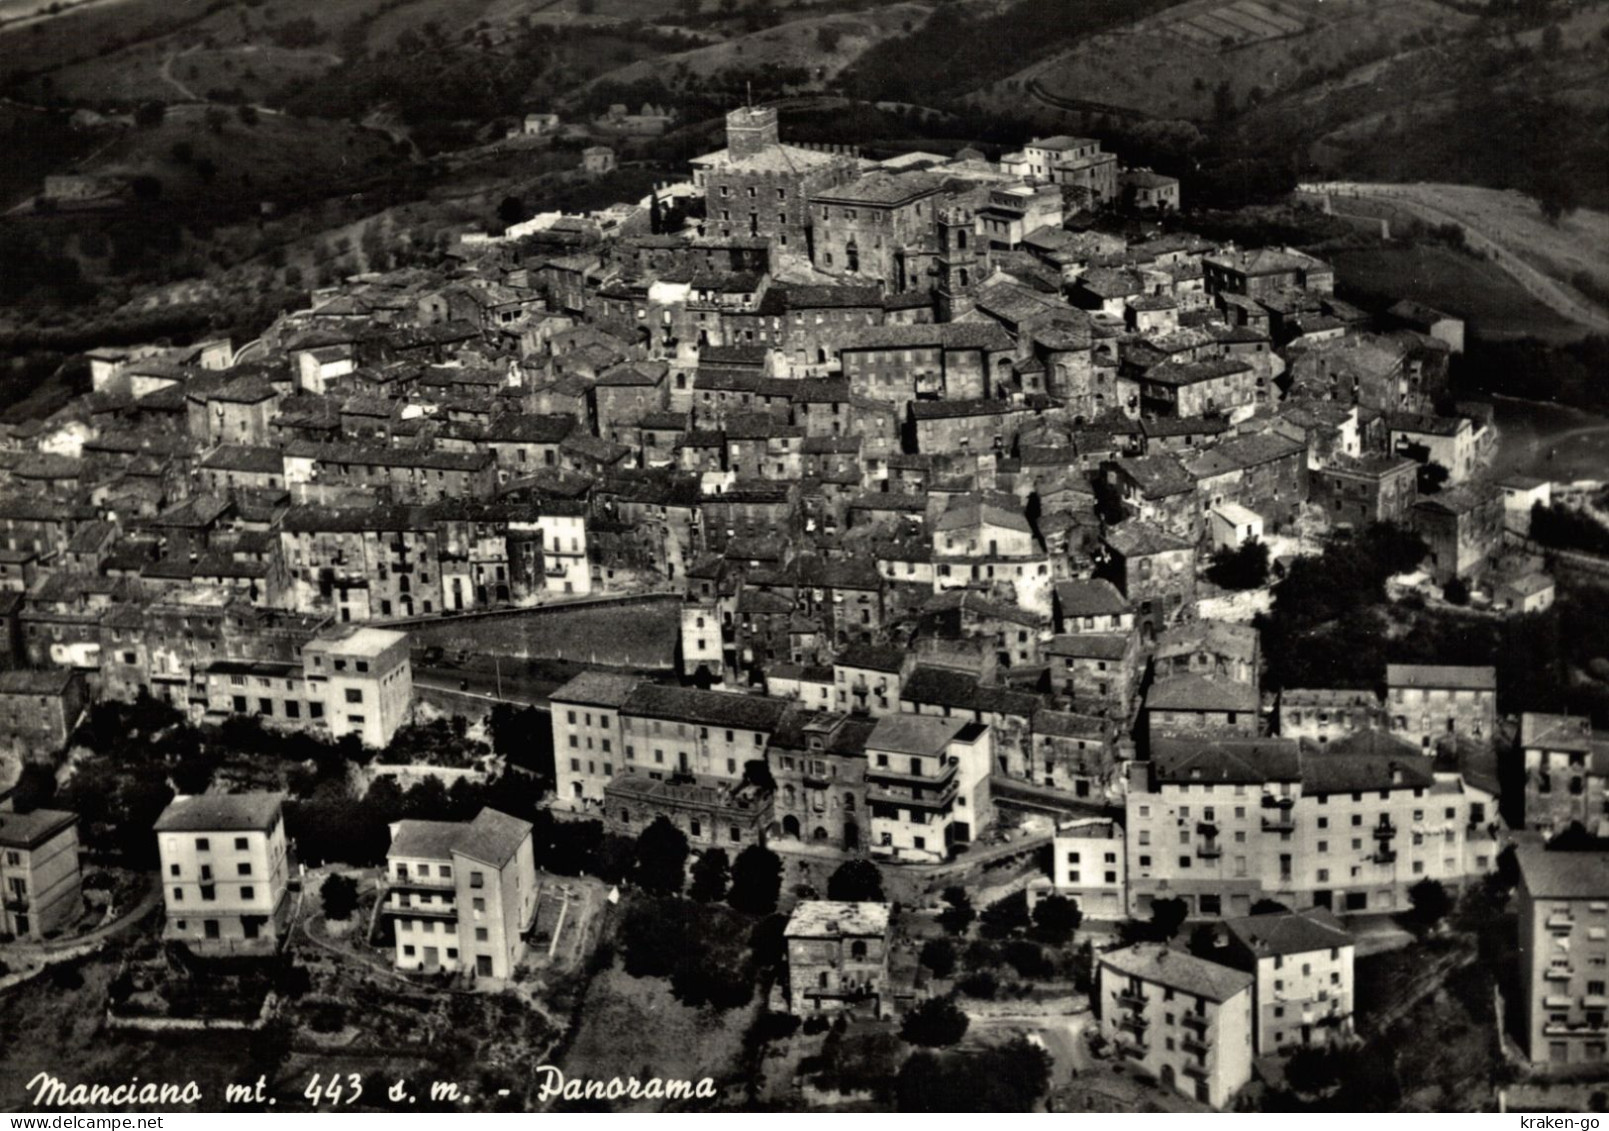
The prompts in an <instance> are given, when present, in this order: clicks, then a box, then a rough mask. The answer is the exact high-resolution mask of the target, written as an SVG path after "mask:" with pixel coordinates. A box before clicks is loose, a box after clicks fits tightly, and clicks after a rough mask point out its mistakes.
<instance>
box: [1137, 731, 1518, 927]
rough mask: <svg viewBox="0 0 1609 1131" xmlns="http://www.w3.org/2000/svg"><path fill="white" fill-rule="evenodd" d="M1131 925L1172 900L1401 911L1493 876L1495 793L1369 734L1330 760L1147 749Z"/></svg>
mask: <svg viewBox="0 0 1609 1131" xmlns="http://www.w3.org/2000/svg"><path fill="white" fill-rule="evenodd" d="M1124 826H1125V828H1126V830H1127V834H1128V857H1127V859H1128V874H1129V913H1130V914H1131V915H1135V916H1137V917H1141V918H1144V917H1147V916H1148V915H1149V914H1150V907H1151V903H1152V902H1153V901H1154V900H1157V899H1167V898H1175V897H1177V898H1180V899H1183V900H1184V902H1185V904H1186V906H1187V907H1188V909H1189V913H1190V914H1191V915H1192V916H1202V917H1207V918H1217V917H1222V916H1242V915H1247V914H1249V913H1250V911H1251V907H1252V905H1253V904H1254V903H1256V902H1257V901H1258V900H1259V899H1263V898H1268V899H1275V900H1278V901H1280V902H1282V903H1285V904H1286V905H1287V906H1296V907H1311V906H1319V907H1327V908H1330V909H1332V910H1335V911H1337V912H1342V913H1346V912H1362V911H1369V912H1381V911H1401V910H1404V909H1406V908H1407V907H1408V906H1409V901H1408V889H1409V888H1410V887H1412V886H1413V885H1414V884H1416V883H1418V882H1419V881H1421V880H1424V879H1434V880H1439V881H1441V882H1443V883H1445V884H1448V885H1449V886H1452V887H1461V886H1462V885H1463V884H1464V883H1465V882H1466V881H1468V880H1470V879H1474V878H1478V877H1479V876H1482V875H1484V874H1486V873H1487V872H1490V871H1492V870H1493V869H1494V868H1495V867H1496V866H1497V856H1498V853H1499V852H1500V851H1501V849H1502V847H1503V840H1502V837H1501V829H1500V826H1499V823H1498V817H1497V798H1496V795H1495V794H1494V793H1491V792H1488V791H1486V790H1485V789H1482V788H1481V787H1479V786H1478V785H1476V784H1474V783H1472V782H1469V781H1466V780H1464V778H1463V777H1461V776H1460V775H1459V774H1457V773H1434V772H1432V770H1431V768H1430V763H1429V762H1427V761H1426V760H1425V759H1424V758H1423V757H1421V756H1419V755H1418V753H1417V751H1416V750H1415V749H1414V748H1412V747H1410V746H1407V745H1405V744H1403V743H1401V742H1398V741H1396V740H1393V739H1391V738H1390V737H1389V736H1386V735H1382V734H1379V733H1378V732H1364V733H1362V734H1360V735H1358V736H1356V737H1355V738H1354V739H1351V740H1347V741H1340V742H1332V743H1330V744H1329V745H1328V746H1327V747H1325V748H1322V749H1319V748H1316V747H1303V746H1300V745H1299V744H1297V743H1295V742H1293V741H1291V740H1289V739H1278V738H1261V739H1250V738H1244V739H1233V738H1226V739H1157V740H1155V741H1154V742H1153V744H1152V750H1151V759H1150V761H1149V762H1137V763H1134V764H1133V765H1132V766H1131V767H1130V776H1129V795H1128V799H1127V802H1126V819H1125V821H1124Z"/></svg>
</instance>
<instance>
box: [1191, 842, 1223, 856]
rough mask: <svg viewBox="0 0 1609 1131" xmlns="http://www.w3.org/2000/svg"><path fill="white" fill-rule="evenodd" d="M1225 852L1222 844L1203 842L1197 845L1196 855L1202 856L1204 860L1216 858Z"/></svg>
mask: <svg viewBox="0 0 1609 1131" xmlns="http://www.w3.org/2000/svg"><path fill="white" fill-rule="evenodd" d="M1223 854H1224V846H1223V845H1221V844H1216V843H1214V844H1206V843H1203V844H1198V845H1196V855H1197V856H1199V857H1201V858H1202V859H1203V860H1216V859H1218V858H1219V857H1220V856H1222V855H1223Z"/></svg>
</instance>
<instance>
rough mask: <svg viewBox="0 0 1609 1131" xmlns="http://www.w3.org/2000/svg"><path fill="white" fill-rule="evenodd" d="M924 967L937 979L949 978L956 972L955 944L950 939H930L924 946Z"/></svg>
mask: <svg viewBox="0 0 1609 1131" xmlns="http://www.w3.org/2000/svg"><path fill="white" fill-rule="evenodd" d="M922 965H923V966H926V967H927V968H928V969H929V970H931V971H933V976H934V977H935V978H948V977H949V976H950V975H951V974H953V973H954V972H955V944H954V943H953V942H951V941H950V940H949V939H928V940H927V942H925V943H923V944H922Z"/></svg>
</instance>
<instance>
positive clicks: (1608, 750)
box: [1519, 711, 1609, 836]
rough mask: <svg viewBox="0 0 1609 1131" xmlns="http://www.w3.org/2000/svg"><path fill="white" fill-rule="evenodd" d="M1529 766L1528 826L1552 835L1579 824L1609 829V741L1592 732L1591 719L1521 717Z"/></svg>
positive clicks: (1598, 831)
mask: <svg viewBox="0 0 1609 1131" xmlns="http://www.w3.org/2000/svg"><path fill="white" fill-rule="evenodd" d="M1519 748H1520V756H1521V758H1522V759H1524V766H1525V827H1526V828H1528V829H1534V830H1535V831H1537V832H1540V833H1544V834H1548V835H1551V834H1553V833H1559V832H1563V831H1564V830H1565V829H1568V828H1569V827H1570V826H1571V825H1576V824H1578V825H1580V826H1581V827H1582V828H1583V829H1585V830H1586V831H1587V832H1589V833H1592V834H1593V835H1596V836H1601V835H1603V832H1604V831H1605V829H1606V828H1609V793H1606V789H1609V742H1606V741H1605V740H1604V739H1601V738H1594V737H1593V735H1592V720H1591V719H1588V718H1582V717H1578V716H1575V715H1544V714H1537V713H1534V712H1531V711H1527V712H1525V713H1524V714H1522V715H1521V716H1520V737H1519Z"/></svg>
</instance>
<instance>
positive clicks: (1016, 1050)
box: [894, 1037, 1051, 1112]
mask: <svg viewBox="0 0 1609 1131" xmlns="http://www.w3.org/2000/svg"><path fill="white" fill-rule="evenodd" d="M1050 1069H1051V1060H1050V1054H1049V1053H1048V1052H1046V1051H1045V1050H1044V1049H1043V1048H1040V1047H1039V1046H1038V1045H1035V1044H1032V1043H1030V1042H1029V1041H1028V1039H1027V1038H1025V1037H1014V1038H1012V1040H1010V1041H1008V1042H1007V1043H1006V1044H1004V1045H1000V1046H997V1047H994V1048H985V1049H978V1050H968V1051H966V1052H948V1053H932V1052H925V1051H919V1052H916V1053H913V1054H912V1055H911V1056H910V1057H909V1058H907V1059H906V1061H905V1064H904V1066H903V1067H901V1069H900V1073H899V1077H898V1078H897V1080H896V1081H895V1084H894V1095H895V1103H896V1105H897V1106H898V1108H899V1110H900V1111H924V1112H926V1111H932V1112H950V1111H969V1112H973V1111H976V1112H996V1111H1001V1112H1005V1111H1012V1112H1015V1111H1033V1110H1034V1109H1035V1107H1036V1106H1037V1105H1038V1103H1039V1100H1040V1098H1041V1097H1042V1096H1043V1095H1044V1094H1045V1090H1046V1089H1047V1088H1048V1087H1049V1086H1050Z"/></svg>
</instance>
